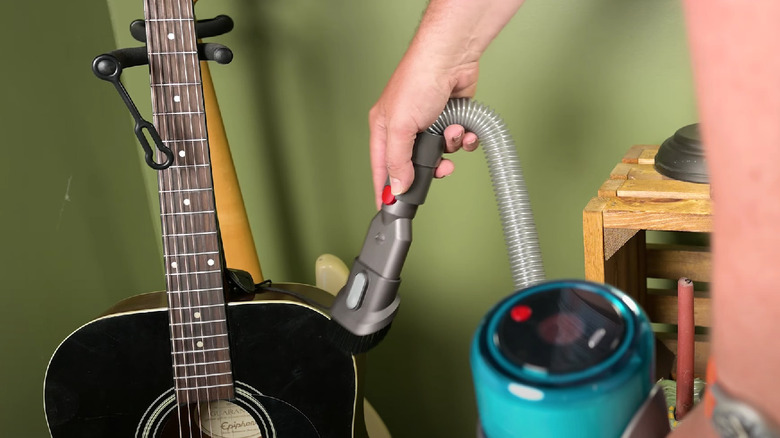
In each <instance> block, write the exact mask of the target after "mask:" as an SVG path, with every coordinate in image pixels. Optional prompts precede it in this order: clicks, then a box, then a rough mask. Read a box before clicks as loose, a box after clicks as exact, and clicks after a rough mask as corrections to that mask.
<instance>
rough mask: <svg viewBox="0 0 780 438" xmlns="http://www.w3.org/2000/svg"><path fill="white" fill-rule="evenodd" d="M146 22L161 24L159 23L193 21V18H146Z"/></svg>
mask: <svg viewBox="0 0 780 438" xmlns="http://www.w3.org/2000/svg"><path fill="white" fill-rule="evenodd" d="M146 21H151V22H161V21H195V19H194V18H147V19H146Z"/></svg>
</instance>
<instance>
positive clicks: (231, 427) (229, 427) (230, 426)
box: [220, 421, 257, 432]
mask: <svg viewBox="0 0 780 438" xmlns="http://www.w3.org/2000/svg"><path fill="white" fill-rule="evenodd" d="M220 426H221V427H222V430H224V431H225V432H235V431H237V430H241V429H244V428H247V427H253V426H257V422H255V421H234V422H232V423H229V422H227V421H223V422H222V424H221V425H220Z"/></svg>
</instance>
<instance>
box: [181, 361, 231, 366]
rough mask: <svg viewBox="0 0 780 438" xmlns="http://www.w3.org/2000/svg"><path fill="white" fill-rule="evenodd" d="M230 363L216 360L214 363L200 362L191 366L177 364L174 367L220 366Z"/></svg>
mask: <svg viewBox="0 0 780 438" xmlns="http://www.w3.org/2000/svg"><path fill="white" fill-rule="evenodd" d="M226 363H230V361H229V360H215V361H212V362H200V363H190V364H177V365H174V366H175V367H205V366H207V365H219V364H226Z"/></svg>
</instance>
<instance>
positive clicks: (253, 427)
mask: <svg viewBox="0 0 780 438" xmlns="http://www.w3.org/2000/svg"><path fill="white" fill-rule="evenodd" d="M160 437H163V438H168V437H171V438H175V437H204V438H268V437H264V436H263V434H262V433H261V432H260V425H258V424H257V420H256V419H255V418H253V417H252V415H250V414H249V412H247V411H246V410H245V409H244V408H242V407H241V406H239V405H237V404H235V403H231V402H229V401H225V400H219V401H214V402H206V403H200V404H193V405H187V406H181V407H180V408H179V409H176V410H174V411H173V412H172V413H171V414H170V416H169V418H168V419H167V420H166V422H165V426H164V427H163V429H162V433H161V434H160Z"/></svg>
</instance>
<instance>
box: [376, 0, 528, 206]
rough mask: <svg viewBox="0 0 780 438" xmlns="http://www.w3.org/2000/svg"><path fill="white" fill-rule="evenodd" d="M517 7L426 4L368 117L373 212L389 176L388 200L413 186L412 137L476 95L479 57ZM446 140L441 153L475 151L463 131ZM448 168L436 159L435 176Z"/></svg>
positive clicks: (506, 2) (514, 1) (506, 1)
mask: <svg viewBox="0 0 780 438" xmlns="http://www.w3.org/2000/svg"><path fill="white" fill-rule="evenodd" d="M521 3H522V0H501V1H482V2H479V1H473V0H431V2H430V3H429V4H428V8H427V9H426V12H425V15H424V16H423V18H422V21H421V23H420V26H419V28H418V30H417V33H416V34H415V36H414V39H413V40H412V42H411V44H410V45H409V48H408V50H407V51H406V54H405V55H404V56H403V58H402V59H401V61H400V63H399V64H398V67H397V68H396V70H395V72H394V73H393V75H392V76H391V78H390V80H389V81H388V83H387V86H386V87H385V89H384V91H383V92H382V95H381V96H380V97H379V100H378V101H377V102H376V104H375V105H374V106H373V108H371V111H370V112H369V127H370V130H371V138H370V148H371V169H372V172H373V179H374V193H375V195H376V203H377V208H378V207H379V205H380V199H381V192H382V188H383V187H384V185H385V182H386V181H387V178H388V176H389V179H390V185H391V189H392V192H393V194H396V195H398V194H401V193H404V192H405V191H406V190H407V189H408V188H409V186H410V185H411V183H412V180H413V179H414V169H413V167H412V162H411V157H412V145H413V143H414V138H415V136H416V134H417V133H418V132H421V131H424V130H425V129H427V128H428V127H429V126H431V125H432V124H433V122H435V121H436V118H437V117H438V116H439V114H441V112H442V110H443V109H444V106H445V105H446V104H447V100H448V99H449V98H451V97H474V93H475V92H476V88H477V77H478V75H479V58H480V56H482V53H483V52H484V51H485V49H486V48H487V46H488V44H490V42H491V41H492V40H493V38H495V36H496V35H498V33H499V32H500V30H501V29H502V28H503V27H504V25H505V24H506V23H507V22H508V21H509V19H510V18H511V17H512V15H513V14H514V13H515V11H517V9H518V8H519V7H520V5H521ZM453 29H457V31H453ZM464 29H465V31H464ZM444 137H445V139H446V143H447V146H446V151H447V152H455V151H457V150H459V149H464V150H466V151H473V150H474V149H476V148H477V136H476V135H475V134H474V133H471V132H465V130H464V129H463V127H462V126H459V125H453V126H450V127H448V128H447V129H446V130H445V131H444ZM453 170H454V165H453V163H452V162H451V161H449V160H442V163H441V165H440V166H439V168H438V169H437V171H436V175H435V176H436V177H439V178H441V177H443V176H446V175H449V174H450V173H452V171H453Z"/></svg>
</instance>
